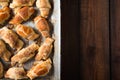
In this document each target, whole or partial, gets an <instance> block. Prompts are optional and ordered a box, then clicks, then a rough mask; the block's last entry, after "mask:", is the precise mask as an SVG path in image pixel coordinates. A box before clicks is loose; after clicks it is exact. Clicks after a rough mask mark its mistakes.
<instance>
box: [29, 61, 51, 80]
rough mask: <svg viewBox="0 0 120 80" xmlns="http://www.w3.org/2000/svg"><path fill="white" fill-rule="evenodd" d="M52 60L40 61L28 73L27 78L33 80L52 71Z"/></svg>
mask: <svg viewBox="0 0 120 80" xmlns="http://www.w3.org/2000/svg"><path fill="white" fill-rule="evenodd" d="M51 64H52V62H51V60H50V59H47V60H46V61H39V62H37V63H36V64H35V65H33V67H32V68H31V69H30V70H29V71H28V73H27V76H28V77H29V78H30V79H31V80H32V79H34V78H36V77H40V76H45V75H47V74H48V73H49V71H50V69H51Z"/></svg>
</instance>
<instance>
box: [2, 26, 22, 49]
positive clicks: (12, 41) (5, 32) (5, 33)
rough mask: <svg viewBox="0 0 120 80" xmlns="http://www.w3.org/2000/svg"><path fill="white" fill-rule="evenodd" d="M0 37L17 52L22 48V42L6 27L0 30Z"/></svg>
mask: <svg viewBox="0 0 120 80" xmlns="http://www.w3.org/2000/svg"><path fill="white" fill-rule="evenodd" d="M0 37H1V38H2V39H3V40H4V41H5V42H6V43H8V44H9V46H10V47H11V48H15V49H17V51H18V50H20V49H21V48H22V47H23V41H22V40H20V39H19V38H18V36H17V34H16V33H15V32H14V31H12V30H10V29H8V28H7V27H4V28H1V29H0Z"/></svg>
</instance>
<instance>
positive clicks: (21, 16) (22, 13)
mask: <svg viewBox="0 0 120 80" xmlns="http://www.w3.org/2000/svg"><path fill="white" fill-rule="evenodd" d="M33 13H34V8H33V7H23V8H21V9H19V10H18V12H17V14H15V16H14V17H13V19H12V20H11V21H10V22H9V23H10V24H20V23H22V22H23V21H26V20H28V19H29V18H30V16H31V15H32V14H33Z"/></svg>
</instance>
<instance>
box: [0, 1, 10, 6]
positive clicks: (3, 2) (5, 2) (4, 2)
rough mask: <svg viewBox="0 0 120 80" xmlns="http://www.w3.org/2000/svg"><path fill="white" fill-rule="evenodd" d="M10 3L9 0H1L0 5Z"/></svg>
mask: <svg viewBox="0 0 120 80" xmlns="http://www.w3.org/2000/svg"><path fill="white" fill-rule="evenodd" d="M8 3H9V0H0V6H2V7H7V6H8Z"/></svg>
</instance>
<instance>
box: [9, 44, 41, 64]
mask: <svg viewBox="0 0 120 80" xmlns="http://www.w3.org/2000/svg"><path fill="white" fill-rule="evenodd" d="M38 48H39V46H38V45H37V44H35V43H32V44H31V45H29V46H28V47H26V48H23V49H22V50H20V51H19V52H18V53H17V54H16V55H14V56H13V57H12V58H11V64H12V65H15V64H16V63H19V64H22V63H25V62H26V61H28V60H29V59H31V58H32V57H34V55H35V51H36V50H38Z"/></svg>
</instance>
